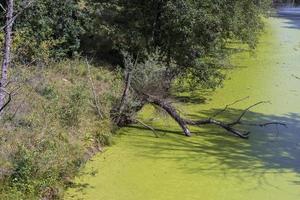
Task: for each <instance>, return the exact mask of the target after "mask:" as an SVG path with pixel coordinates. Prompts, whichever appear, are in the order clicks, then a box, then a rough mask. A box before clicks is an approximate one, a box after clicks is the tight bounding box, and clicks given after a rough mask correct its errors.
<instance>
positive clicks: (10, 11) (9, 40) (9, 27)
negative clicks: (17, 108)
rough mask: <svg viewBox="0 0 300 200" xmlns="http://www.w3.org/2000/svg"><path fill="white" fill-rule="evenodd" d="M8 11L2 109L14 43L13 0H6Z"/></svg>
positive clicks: (0, 93) (3, 64)
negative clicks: (12, 44)
mask: <svg viewBox="0 0 300 200" xmlns="http://www.w3.org/2000/svg"><path fill="white" fill-rule="evenodd" d="M6 4H7V10H6V24H5V38H4V48H3V61H2V74H1V81H0V87H1V90H0V108H2V107H3V106H4V102H5V97H6V92H5V87H6V84H7V77H8V75H7V72H8V68H9V65H10V61H11V55H10V51H11V43H12V27H13V23H14V18H13V12H14V2H13V0H6Z"/></svg>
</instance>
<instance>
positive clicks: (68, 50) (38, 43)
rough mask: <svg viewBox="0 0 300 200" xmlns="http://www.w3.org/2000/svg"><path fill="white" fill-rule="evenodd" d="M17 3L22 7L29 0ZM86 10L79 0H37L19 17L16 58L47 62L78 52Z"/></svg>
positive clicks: (19, 9)
mask: <svg viewBox="0 0 300 200" xmlns="http://www.w3.org/2000/svg"><path fill="white" fill-rule="evenodd" d="M16 4H17V7H16V10H17V11H21V10H23V8H24V6H25V5H26V4H27V1H17V2H16ZM84 12H85V11H84V10H83V8H81V7H80V1H78V0H66V1H60V0H35V1H34V2H33V3H32V5H31V6H30V7H29V8H27V9H25V10H24V12H23V13H22V15H21V16H20V17H18V19H17V20H16V24H15V29H16V33H17V39H16V40H17V42H16V43H15V52H16V54H17V59H19V60H21V61H23V62H26V61H32V60H35V61H41V62H45V60H47V59H53V58H56V59H57V58H64V57H70V56H74V55H76V54H78V49H79V46H80V35H81V34H82V33H83V32H84V27H83V20H84Z"/></svg>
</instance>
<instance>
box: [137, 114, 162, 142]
mask: <svg viewBox="0 0 300 200" xmlns="http://www.w3.org/2000/svg"><path fill="white" fill-rule="evenodd" d="M135 121H136V122H138V123H140V124H141V125H143V126H144V127H146V128H148V129H150V130H151V131H152V132H153V133H154V135H155V137H157V138H158V137H159V136H158V134H157V133H156V130H155V129H154V128H153V127H151V126H149V125H147V124H146V123H144V122H143V121H141V120H139V119H135Z"/></svg>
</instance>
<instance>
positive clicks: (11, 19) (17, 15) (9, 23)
mask: <svg viewBox="0 0 300 200" xmlns="http://www.w3.org/2000/svg"><path fill="white" fill-rule="evenodd" d="M33 3H34V1H30V2H28V3H27V4H26V5H25V6H24V8H23V9H22V10H21V11H19V12H18V13H17V14H15V15H14V16H12V17H11V18H10V20H9V21H7V23H6V24H5V25H4V26H2V27H1V28H0V30H4V29H5V28H6V27H7V26H10V25H12V24H13V23H14V21H15V20H16V19H17V18H18V17H19V16H20V15H21V14H22V13H23V12H24V11H25V10H26V9H27V8H29V7H30V6H31V5H32V4H33ZM1 7H2V8H3V6H2V5H1ZM3 9H4V8H3ZM4 10H5V12H7V11H6V9H4Z"/></svg>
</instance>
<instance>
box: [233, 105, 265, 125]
mask: <svg viewBox="0 0 300 200" xmlns="http://www.w3.org/2000/svg"><path fill="white" fill-rule="evenodd" d="M265 103H270V102H268V101H260V102H258V103H255V104H253V105H251V106H249V107H248V108H246V109H245V110H244V111H243V112H242V114H241V115H240V116H239V117H238V118H237V120H235V121H234V122H232V123H230V124H228V125H230V126H234V125H237V124H240V123H241V120H242V118H243V117H244V116H245V115H246V114H247V112H249V110H250V109H251V108H254V107H256V106H258V105H260V104H265Z"/></svg>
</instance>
